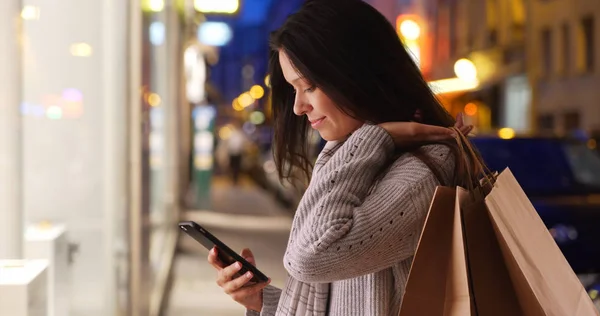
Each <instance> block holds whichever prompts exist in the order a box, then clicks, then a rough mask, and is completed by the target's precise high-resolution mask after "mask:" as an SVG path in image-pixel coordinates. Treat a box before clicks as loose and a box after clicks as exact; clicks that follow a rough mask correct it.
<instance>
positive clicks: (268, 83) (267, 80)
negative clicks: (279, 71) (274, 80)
mask: <svg viewBox="0 0 600 316" xmlns="http://www.w3.org/2000/svg"><path fill="white" fill-rule="evenodd" d="M265 86H267V87H269V88H270V87H271V75H267V76H266V77H265Z"/></svg>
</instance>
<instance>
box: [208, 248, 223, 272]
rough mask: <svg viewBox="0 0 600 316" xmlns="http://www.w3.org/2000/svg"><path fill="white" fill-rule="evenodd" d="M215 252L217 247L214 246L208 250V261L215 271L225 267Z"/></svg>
mask: <svg viewBox="0 0 600 316" xmlns="http://www.w3.org/2000/svg"><path fill="white" fill-rule="evenodd" d="M217 252H218V250H217V247H214V248H213V249H211V250H210V251H209V252H208V263H210V265H211V266H213V267H214V268H215V269H217V271H221V270H223V268H225V264H224V263H223V262H222V261H221V259H219V256H218V254H217Z"/></svg>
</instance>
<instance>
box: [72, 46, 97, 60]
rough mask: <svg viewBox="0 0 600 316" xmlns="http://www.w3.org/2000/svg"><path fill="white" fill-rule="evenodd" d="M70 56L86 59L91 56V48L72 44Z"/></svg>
mask: <svg viewBox="0 0 600 316" xmlns="http://www.w3.org/2000/svg"><path fill="white" fill-rule="evenodd" d="M70 50H71V55H73V56H77V57H88V56H91V55H92V52H93V50H92V46H90V44H88V43H74V44H71V49H70Z"/></svg>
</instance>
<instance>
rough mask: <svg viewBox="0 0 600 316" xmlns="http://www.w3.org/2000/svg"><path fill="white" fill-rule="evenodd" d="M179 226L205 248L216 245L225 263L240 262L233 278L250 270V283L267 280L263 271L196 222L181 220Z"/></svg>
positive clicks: (220, 257)
mask: <svg viewBox="0 0 600 316" xmlns="http://www.w3.org/2000/svg"><path fill="white" fill-rule="evenodd" d="M179 228H181V230H183V231H184V232H185V233H186V234H188V235H189V236H190V237H192V238H194V239H195V240H196V241H197V242H199V243H200V244H202V246H204V247H205V248H206V249H208V250H211V249H213V247H217V250H218V251H217V254H218V257H219V259H220V260H221V262H223V263H224V264H225V265H228V266H229V265H232V264H234V263H235V262H240V263H241V264H242V268H241V269H240V271H238V273H236V275H235V276H234V277H235V278H237V277H239V276H241V275H244V273H246V272H248V271H250V272H252V275H253V277H252V279H250V281H249V282H248V283H250V284H256V283H261V282H267V281H268V280H269V278H267V276H265V275H264V273H262V272H260V271H259V270H258V269H257V268H256V267H255V266H254V265H252V264H251V263H250V262H248V261H246V259H244V258H242V256H240V255H239V254H237V253H236V252H235V251H233V250H231V248H229V247H227V245H225V243H223V242H222V241H220V240H219V239H218V238H217V237H215V236H213V235H212V234H211V233H209V232H208V231H207V230H206V229H205V228H203V227H202V226H200V225H199V224H198V223H196V222H193V221H186V222H181V223H179Z"/></svg>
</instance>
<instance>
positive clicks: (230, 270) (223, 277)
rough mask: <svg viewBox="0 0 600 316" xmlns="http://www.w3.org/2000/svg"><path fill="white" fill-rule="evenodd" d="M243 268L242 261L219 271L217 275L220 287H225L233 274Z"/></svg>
mask: <svg viewBox="0 0 600 316" xmlns="http://www.w3.org/2000/svg"><path fill="white" fill-rule="evenodd" d="M241 269H242V264H241V263H240V262H236V263H234V264H232V265H230V266H228V267H226V268H224V269H221V271H219V272H218V276H217V284H218V285H219V286H220V287H224V286H225V284H227V283H228V282H230V281H231V279H232V278H233V276H234V275H235V274H236V273H237V272H238V271H240V270H241Z"/></svg>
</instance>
